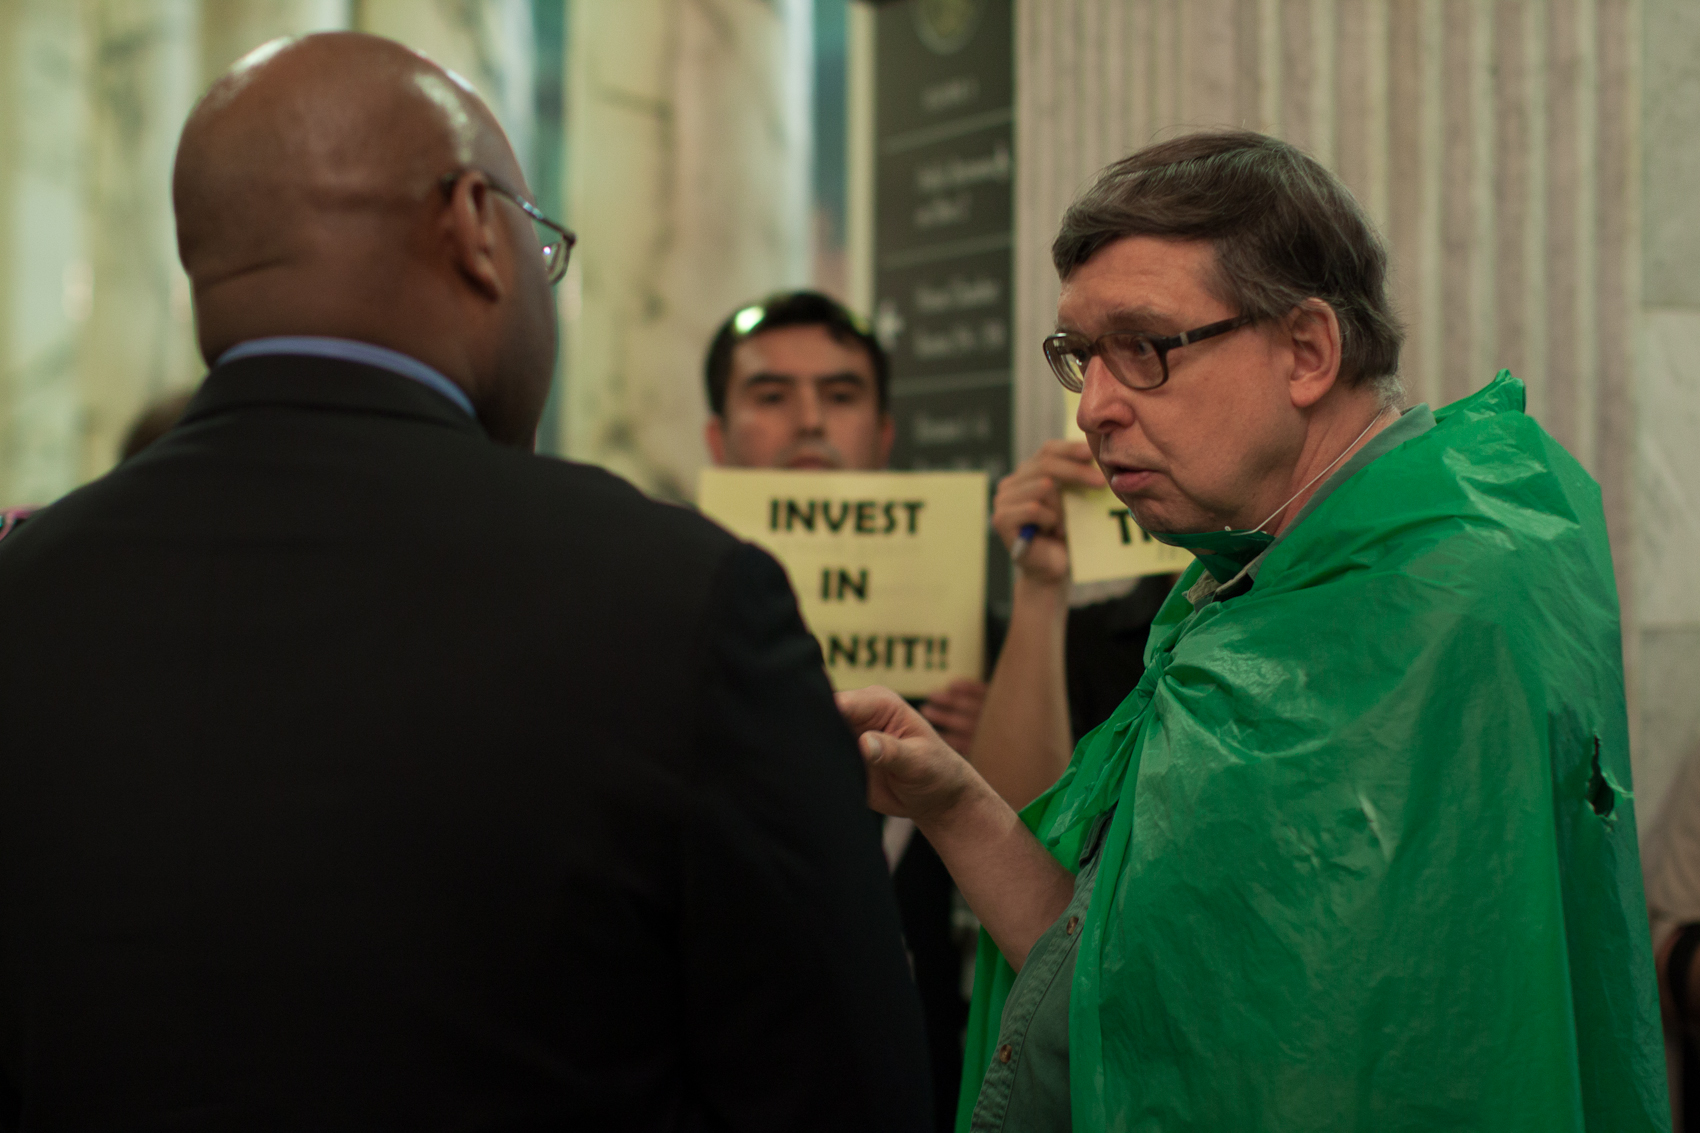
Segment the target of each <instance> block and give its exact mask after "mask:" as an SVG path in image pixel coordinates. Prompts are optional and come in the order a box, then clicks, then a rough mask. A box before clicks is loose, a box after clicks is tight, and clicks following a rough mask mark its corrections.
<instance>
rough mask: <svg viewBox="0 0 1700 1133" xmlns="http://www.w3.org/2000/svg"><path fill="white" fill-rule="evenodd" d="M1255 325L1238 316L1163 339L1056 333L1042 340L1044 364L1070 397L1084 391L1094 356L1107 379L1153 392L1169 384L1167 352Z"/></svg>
mask: <svg viewBox="0 0 1700 1133" xmlns="http://www.w3.org/2000/svg"><path fill="white" fill-rule="evenodd" d="M1256 321H1257V319H1256V318H1254V317H1253V316H1251V315H1238V316H1236V317H1234V318H1231V319H1223V320H1222V321H1221V322H1219V323H1210V324H1208V325H1206V326H1201V327H1197V328H1194V329H1193V330H1187V331H1182V332H1181V333H1180V334H1165V335H1155V334H1129V333H1116V334H1101V335H1099V336H1098V337H1097V338H1087V337H1086V336H1085V335H1083V334H1075V333H1074V332H1073V331H1059V332H1057V333H1056V334H1053V335H1051V336H1050V337H1049V338H1047V339H1045V360H1046V361H1047V362H1049V363H1050V364H1051V372H1052V373H1053V374H1055V375H1056V376H1057V381H1059V382H1061V383H1062V387H1063V388H1064V389H1066V390H1068V391H1069V392H1070V393H1079V392H1080V391H1081V390H1083V389H1085V388H1086V367H1087V365H1088V363H1090V362H1091V361H1092V356H1093V355H1094V354H1096V355H1097V356H1098V357H1099V358H1102V359H1103V360H1104V367H1105V368H1106V369H1108V370H1109V371H1110V376H1111V377H1113V378H1115V379H1116V381H1118V382H1120V383H1121V384H1122V385H1124V386H1126V387H1127V388H1128V389H1156V388H1157V387H1158V386H1160V385H1162V384H1163V383H1164V382H1166V381H1168V380H1169V351H1171V350H1173V349H1175V348H1176V347H1177V346H1190V345H1191V344H1192V343H1194V342H1201V341H1203V340H1204V339H1206V338H1215V337H1216V336H1217V335H1219V334H1227V333H1228V332H1229V331H1231V330H1238V329H1239V328H1240V327H1243V326H1249V325H1250V324H1252V323H1254V322H1256Z"/></svg>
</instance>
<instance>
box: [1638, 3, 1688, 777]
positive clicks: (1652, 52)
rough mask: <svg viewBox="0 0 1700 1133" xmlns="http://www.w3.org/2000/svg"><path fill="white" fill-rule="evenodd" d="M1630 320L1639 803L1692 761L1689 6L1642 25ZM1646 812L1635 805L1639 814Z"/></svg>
mask: <svg viewBox="0 0 1700 1133" xmlns="http://www.w3.org/2000/svg"><path fill="white" fill-rule="evenodd" d="M1639 38H1640V41H1641V42H1640V54H1641V58H1642V59H1643V61H1644V69H1643V71H1642V73H1641V76H1640V85H1641V108H1640V113H1641V128H1642V135H1641V137H1642V147H1643V152H1644V153H1645V159H1644V162H1643V164H1642V167H1641V168H1642V170H1643V177H1644V181H1643V184H1642V192H1641V197H1640V203H1641V217H1642V245H1641V249H1642V262H1641V272H1640V283H1641V311H1640V322H1639V326H1638V328H1637V346H1638V351H1637V352H1638V355H1639V356H1638V358H1637V359H1636V361H1637V368H1636V378H1637V382H1638V385H1639V389H1638V391H1637V392H1638V394H1639V396H1638V398H1637V401H1638V412H1637V414H1636V418H1635V465H1634V478H1635V504H1636V507H1637V516H1636V546H1635V556H1636V558H1635V565H1636V587H1637V597H1638V601H1637V610H1638V612H1639V615H1640V627H1639V628H1640V716H1641V729H1640V735H1639V740H1640V743H1641V749H1642V754H1643V761H1642V763H1641V764H1638V765H1637V766H1636V769H1635V774H1636V784H1635V786H1636V791H1637V794H1638V795H1640V796H1642V797H1643V798H1651V799H1654V800H1656V799H1658V798H1659V797H1660V796H1662V795H1663V793H1664V791H1665V788H1666V787H1667V785H1668V784H1669V782H1670V780H1671V778H1672V777H1673V776H1674V775H1675V773H1676V769H1677V765H1678V764H1679V763H1680V761H1681V760H1682V759H1684V758H1686V757H1688V756H1689V755H1691V754H1693V753H1694V752H1696V750H1700V698H1696V697H1695V695H1694V689H1695V688H1697V687H1700V591H1697V590H1696V589H1695V587H1694V585H1693V581H1692V580H1693V579H1694V577H1695V569H1696V568H1695V564H1696V563H1697V562H1700V444H1697V443H1696V438H1700V270H1697V266H1696V265H1700V194H1696V192H1695V185H1697V184H1700V147H1696V146H1695V144H1694V121H1695V116H1696V115H1697V114H1700V69H1697V68H1696V66H1695V60H1697V59H1700V6H1696V5H1694V4H1691V3H1687V2H1686V0H1644V3H1643V4H1642V13H1641V36H1640V37H1639ZM1638 805H1640V806H1642V807H1645V805H1646V804H1645V803H1641V804H1638Z"/></svg>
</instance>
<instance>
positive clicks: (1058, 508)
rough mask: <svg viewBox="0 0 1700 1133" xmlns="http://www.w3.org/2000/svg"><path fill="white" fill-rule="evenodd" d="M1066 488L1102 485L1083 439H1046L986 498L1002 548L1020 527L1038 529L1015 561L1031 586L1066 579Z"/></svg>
mask: <svg viewBox="0 0 1700 1133" xmlns="http://www.w3.org/2000/svg"><path fill="white" fill-rule="evenodd" d="M1070 484H1074V485H1079V486H1080V487H1083V488H1102V487H1103V486H1104V474H1103V473H1102V472H1100V471H1099V470H1098V466H1097V465H1096V464H1094V463H1093V462H1092V453H1091V451H1090V450H1089V449H1088V448H1087V447H1086V442H1085V441H1046V442H1045V443H1044V444H1043V445H1041V446H1040V448H1039V451H1038V452H1036V453H1034V454H1033V455H1032V456H1030V457H1028V458H1027V459H1026V460H1024V461H1022V462H1021V463H1020V464H1018V465H1016V468H1015V471H1014V472H1011V473H1010V474H1009V475H1008V476H1005V477H1004V478H1003V479H1002V480H999V481H998V491H997V495H996V496H995V497H994V498H993V500H992V526H993V527H994V528H996V529H997V533H998V536H999V537H1000V538H1002V539H1003V542H1004V546H1006V547H1008V546H1011V545H1012V544H1014V542H1015V537H1016V535H1017V534H1018V533H1019V532H1020V531H1021V529H1022V528H1023V527H1025V526H1028V525H1031V526H1033V527H1036V528H1038V534H1037V535H1035V536H1034V538H1033V541H1032V542H1031V543H1030V544H1029V545H1028V548H1027V551H1026V553H1025V554H1023V555H1022V556H1021V562H1020V570H1021V573H1022V575H1023V576H1025V577H1026V578H1029V579H1031V580H1033V581H1035V582H1041V583H1047V584H1053V585H1055V584H1060V583H1064V582H1067V581H1068V543H1067V536H1066V532H1065V531H1064V528H1063V507H1062V489H1063V487H1064V486H1066V485H1070Z"/></svg>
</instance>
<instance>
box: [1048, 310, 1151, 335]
mask: <svg viewBox="0 0 1700 1133" xmlns="http://www.w3.org/2000/svg"><path fill="white" fill-rule="evenodd" d="M1174 321H1175V317H1174V315H1173V314H1171V313H1170V312H1168V311H1159V310H1158V309H1157V308H1155V307H1151V306H1145V305H1141V306H1138V307H1117V308H1115V309H1114V310H1112V311H1110V312H1109V313H1108V314H1107V315H1105V316H1104V317H1103V320H1102V322H1103V324H1104V325H1105V326H1109V327H1114V328H1116V329H1118V330H1146V329H1149V328H1151V327H1153V326H1154V325H1155V326H1163V325H1170V324H1173V323H1174ZM1057 330H1058V331H1059V332H1063V333H1070V334H1077V333H1081V332H1080V330H1079V328H1077V327H1072V326H1069V325H1067V324H1066V323H1065V322H1064V321H1063V320H1061V319H1058V320H1057Z"/></svg>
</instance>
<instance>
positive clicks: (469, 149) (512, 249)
mask: <svg viewBox="0 0 1700 1133" xmlns="http://www.w3.org/2000/svg"><path fill="white" fill-rule="evenodd" d="M500 190H506V191H508V192H513V193H516V194H519V193H523V192H524V177H523V175H522V174H521V172H520V169H519V166H518V163H517V162H516V161H515V159H514V155H513V151H512V150H511V149H510V147H509V146H508V143H507V139H506V137H504V135H503V134H502V130H501V127H500V126H499V125H497V123H496V121H495V119H494V117H493V116H492V115H491V114H490V111H489V109H488V108H487V107H485V105H484V104H483V102H482V101H481V100H480V99H479V98H478V96H477V95H476V94H474V93H473V92H472V90H471V89H470V88H469V87H467V86H466V84H465V83H464V82H463V81H462V80H460V79H458V78H456V77H455V76H454V75H452V74H450V73H449V72H447V71H444V70H443V69H442V68H440V67H438V66H437V65H436V64H434V63H432V62H431V61H430V60H428V59H426V58H424V57H423V56H421V55H419V54H417V53H416V52H413V51H410V50H408V49H407V48H405V47H402V46H401V45H400V44H397V43H393V42H391V41H389V40H385V39H381V38H379V37H377V36H370V35H361V34H357V33H350V32H335V33H327V34H321V35H312V36H307V37H305V38H302V39H297V40H278V41H274V42H273V43H269V44H266V45H265V46H263V47H260V48H257V49H256V50H254V51H253V52H251V53H249V55H247V56H246V57H245V58H243V59H242V60H241V61H239V62H238V63H237V64H236V65H235V66H234V67H233V68H232V69H231V71H230V72H229V73H228V74H226V75H225V76H224V77H223V78H221V79H220V80H219V81H218V82H217V83H215V84H214V85H213V87H212V89H211V90H210V91H208V93H207V95H206V97H205V98H203V99H202V100H201V102H200V104H199V105H198V106H197V107H196V108H195V111H194V113H193V114H192V115H191V116H190V118H189V122H188V124H187V125H186V126H185V127H184V130H183V138H182V141H181V143H180V145H179V147H178V151H177V163H176V168H175V171H174V175H173V197H174V202H175V206H176V213H177V237H178V250H179V253H180V255H181V257H182V260H183V266H184V268H185V269H186V270H187V271H188V273H189V278H190V281H191V283H192V284H193V289H194V298H195V309H196V319H197V327H198V333H199V336H200V342H201V349H202V352H203V354H204V355H205V356H206V359H207V362H208V364H209V365H210V364H215V363H216V362H217V359H218V357H219V356H220V355H221V354H223V353H224V351H226V350H228V349H229V348H230V347H231V346H233V345H235V344H237V343H239V342H243V341H247V340H250V339H254V338H263V337H268V336H273V335H326V336H331V337H339V338H350V339H356V340H359V341H364V342H371V343H374V344H376V345H379V346H387V347H390V348H392V349H396V350H399V351H401V352H403V353H405V354H409V355H411V356H413V357H415V358H418V359H419V360H421V361H424V362H426V363H427V364H429V365H431V366H433V367H435V368H436V369H438V370H439V371H441V372H442V373H444V374H445V375H446V376H447V377H448V378H449V379H450V380H451V381H453V382H455V383H456V384H457V385H459V386H461V387H462V388H463V389H465V391H466V393H467V395H468V396H469V397H470V398H471V400H472V402H473V404H474V405H475V406H476V408H477V409H478V415H479V418H480V420H481V421H482V422H483V423H484V425H485V428H486V429H487V430H488V431H489V432H490V433H491V435H492V436H493V437H495V438H496V439H498V440H501V441H504V442H507V443H514V444H524V443H528V442H529V440H530V435H531V433H532V432H533V431H534V429H535V425H536V418H537V416H538V415H539V414H540V413H541V408H542V401H543V397H544V396H545V395H546V393H547V384H548V379H549V374H550V372H551V370H552V366H553V358H554V346H555V343H554V322H553V305H552V302H551V300H550V296H549V291H548V283H547V280H546V279H545V278H544V274H543V269H542V265H541V262H540V259H539V257H538V255H537V253H538V251H539V250H540V248H541V245H539V244H538V243H537V237H536V235H535V234H534V233H533V232H532V230H531V223H530V221H528V220H527V219H526V217H525V216H524V214H523V213H520V212H519V211H518V210H517V208H514V207H513V206H511V205H510V204H507V203H505V202H504V201H503V200H502V199H501V195H500Z"/></svg>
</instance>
